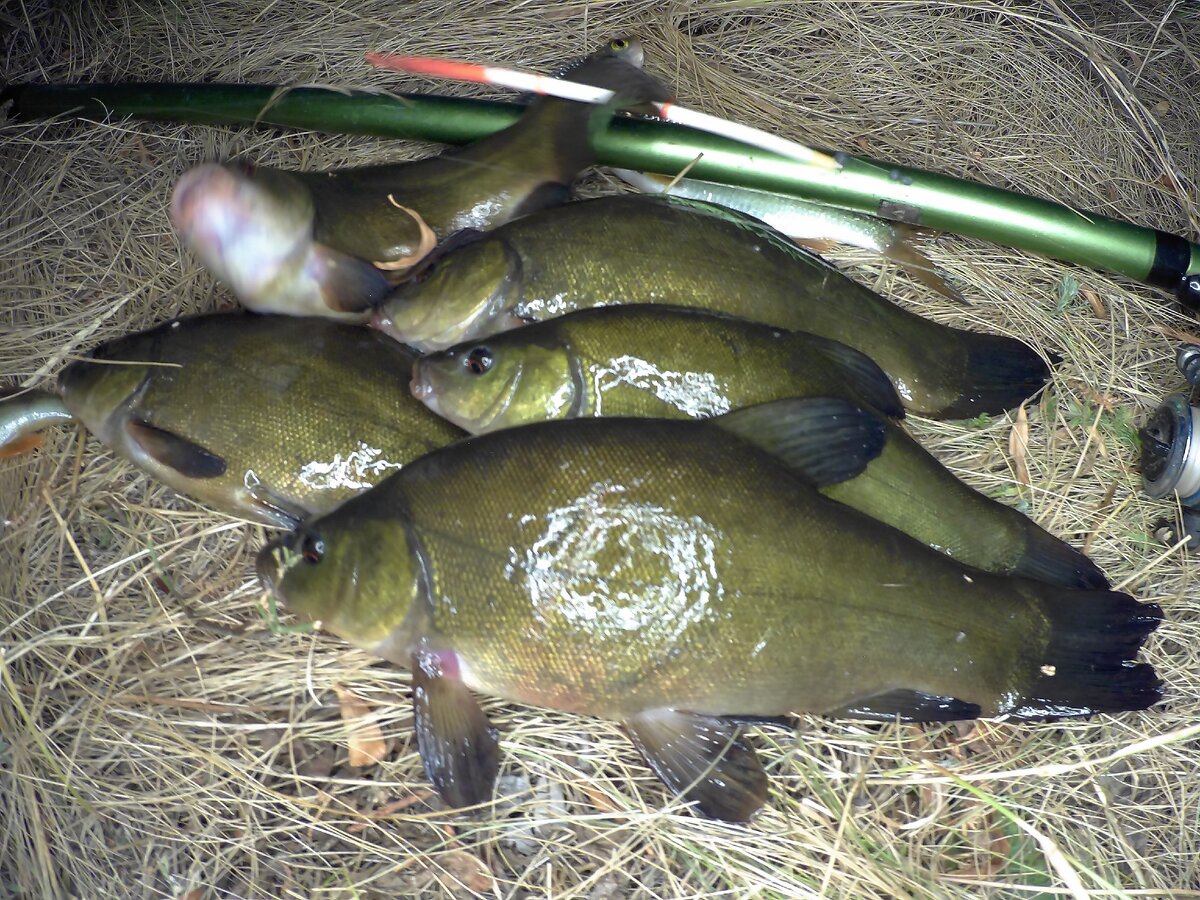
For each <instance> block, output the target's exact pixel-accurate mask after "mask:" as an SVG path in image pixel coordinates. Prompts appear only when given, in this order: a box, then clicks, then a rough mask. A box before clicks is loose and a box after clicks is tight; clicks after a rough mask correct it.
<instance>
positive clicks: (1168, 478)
mask: <svg viewBox="0 0 1200 900" xmlns="http://www.w3.org/2000/svg"><path fill="white" fill-rule="evenodd" d="M1191 280H1193V281H1196V282H1197V285H1196V287H1197V289H1198V290H1200V278H1197V277H1195V276H1193V277H1192V279H1191ZM1175 365H1176V366H1177V367H1178V369H1179V371H1180V372H1181V373H1183V376H1184V378H1186V379H1187V381H1188V383H1189V384H1191V385H1192V386H1193V387H1195V386H1200V346H1197V345H1195V344H1189V345H1187V346H1185V347H1182V348H1181V349H1180V350H1179V353H1178V354H1176V357H1175ZM1138 433H1139V434H1140V436H1141V439H1142V459H1141V470H1142V487H1143V489H1144V490H1145V492H1146V493H1147V494H1149V495H1150V496H1151V497H1154V498H1155V499H1158V498H1161V497H1166V496H1168V495H1170V494H1171V493H1175V494H1177V495H1178V496H1179V503H1180V505H1181V506H1182V507H1183V528H1182V531H1179V530H1177V529H1176V528H1175V527H1174V526H1173V525H1172V524H1171V523H1170V522H1166V521H1162V522H1159V523H1156V524H1155V527H1154V531H1155V534H1156V535H1158V536H1159V537H1160V538H1161V539H1162V540H1163V541H1164V542H1166V543H1175V542H1176V541H1178V540H1181V539H1182V538H1183V537H1185V536H1186V537H1188V538H1189V541H1188V546H1189V547H1192V548H1200V408H1198V407H1195V406H1193V405H1192V404H1191V402H1190V399H1189V398H1188V397H1187V396H1186V395H1184V394H1171V395H1170V396H1169V397H1167V398H1166V399H1165V400H1163V402H1162V404H1161V405H1160V406H1159V407H1158V409H1156V410H1155V411H1154V412H1153V413H1152V414H1151V416H1150V419H1149V420H1148V421H1147V422H1146V424H1145V425H1144V426H1143V427H1142V428H1140V429H1139V431H1138Z"/></svg>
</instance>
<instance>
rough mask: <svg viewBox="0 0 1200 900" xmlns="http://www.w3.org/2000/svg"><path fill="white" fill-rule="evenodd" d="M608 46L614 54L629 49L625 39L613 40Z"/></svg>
mask: <svg viewBox="0 0 1200 900" xmlns="http://www.w3.org/2000/svg"><path fill="white" fill-rule="evenodd" d="M608 46H609V48H610V49H611V50H613V51H614V52H616V53H620V52H621V51H622V50H626V49H628V48H629V41H627V40H625V38H613V39H612V42H611V43H609V45H608Z"/></svg>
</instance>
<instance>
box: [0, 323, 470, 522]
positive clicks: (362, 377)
mask: <svg viewBox="0 0 1200 900" xmlns="http://www.w3.org/2000/svg"><path fill="white" fill-rule="evenodd" d="M411 365H412V355H411V354H410V353H409V352H408V351H407V350H405V349H404V348H402V347H400V346H399V345H397V344H396V343H395V341H390V340H388V339H387V338H385V337H383V336H382V335H376V334H372V333H371V332H370V330H369V329H365V328H358V327H355V326H352V325H343V324H339V323H336V322H330V321H327V320H323V319H301V318H292V317H284V316H257V315H251V314H245V313H228V314H221V315H212V316H199V317H195V318H189V319H178V320H175V321H172V322H167V323H166V324H164V325H160V326H158V327H157V328H154V329H151V330H150V331H146V332H142V333H141V334H135V335H132V336H130V337H124V338H119V339H117V340H115V341H110V342H108V343H107V344H103V345H102V346H100V347H97V348H96V349H95V350H94V351H92V353H91V355H90V356H89V357H88V358H87V359H83V360H79V361H77V362H73V363H71V364H70V365H68V366H67V367H66V368H65V369H64V370H63V372H62V374H61V375H60V376H59V390H60V392H61V394H62V402H63V406H64V407H65V410H66V411H67V412H68V413H70V415H71V416H73V417H74V418H76V419H77V420H79V421H80V422H82V423H83V424H84V426H86V428H87V429H88V431H90V432H91V433H92V434H93V435H95V436H96V437H97V438H98V439H99V440H100V441H101V442H102V443H104V444H105V445H107V446H108V447H110V448H112V449H113V450H115V451H116V452H117V453H119V454H120V455H121V456H124V457H125V458H126V459H129V460H131V461H132V462H134V463H135V464H137V465H138V466H140V467H141V468H143V469H145V470H146V471H147V472H149V473H150V474H151V475H153V476H154V477H156V478H158V479H159V480H160V481H164V482H166V483H167V484H168V485H170V486H171V487H173V488H174V489H175V490H177V491H179V492H180V493H183V494H187V495H189V496H191V497H195V498H197V499H199V500H201V501H203V502H205V503H207V504H209V505H210V506H213V507H215V508H216V509H219V510H221V511H223V512H227V513H231V514H233V515H237V516H242V517H244V518H247V519H252V520H254V521H257V522H262V523H264V524H267V525H279V526H285V527H290V526H292V525H294V524H295V523H296V522H297V521H298V520H300V519H301V518H303V517H305V516H307V515H310V514H312V513H319V512H326V511H328V510H330V509H332V508H333V507H334V506H336V505H337V504H338V503H340V502H342V501H343V500H345V499H346V498H347V497H351V496H353V495H354V494H357V493H360V492H361V491H363V490H364V489H366V488H368V487H370V486H371V485H373V484H375V483H376V482H378V481H380V480H382V479H383V478H384V477H385V476H386V475H388V474H390V473H392V472H394V471H396V470H397V469H399V468H400V467H401V466H402V465H404V464H406V463H408V462H409V461H411V460H413V459H415V458H416V457H418V456H421V455H422V454H424V453H427V452H428V451H430V450H432V449H434V448H435V447H440V446H442V445H444V444H447V443H449V442H450V441H453V440H454V439H455V438H457V437H459V436H461V434H462V432H460V431H459V430H458V429H457V428H455V427H454V426H453V425H451V424H450V423H449V422H447V421H445V420H444V419H441V418H439V417H438V416H436V415H434V414H433V413H431V412H430V411H429V410H428V409H426V408H425V407H424V406H422V405H421V404H420V403H418V402H417V401H416V400H414V399H413V397H412V394H411V392H410V390H409V378H410V374H411ZM6 402H9V401H6ZM12 402H13V403H18V402H21V403H22V405H23V401H21V398H15V400H14V401H12ZM3 412H4V410H3V409H2V408H0V419H3V418H4V415H3ZM58 418H61V416H60V417H58ZM47 419H48V420H49V421H53V420H55V417H47ZM24 420H28V416H25V417H24ZM3 430H4V429H2V428H0V432H2V431H3ZM13 430H14V431H16V432H18V433H19V430H18V429H13Z"/></svg>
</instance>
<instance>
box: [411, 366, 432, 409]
mask: <svg viewBox="0 0 1200 900" xmlns="http://www.w3.org/2000/svg"><path fill="white" fill-rule="evenodd" d="M408 389H409V390H410V391H411V392H412V395H413V396H414V397H415V398H416V399H418V400H420V401H421V402H422V403H428V402H429V401H430V400H431V399H432V398H433V385H432V384H430V383H429V378H428V377H427V373H426V371H425V367H424V366H422V365H421V360H419V359H418V360H416V361H415V362H414V363H413V368H412V381H410V382H409V385H408Z"/></svg>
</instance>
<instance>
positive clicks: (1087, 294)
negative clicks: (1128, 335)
mask: <svg viewBox="0 0 1200 900" xmlns="http://www.w3.org/2000/svg"><path fill="white" fill-rule="evenodd" d="M1079 296H1081V297H1082V298H1083V299H1084V300H1086V301H1087V302H1088V303H1090V304H1091V307H1092V312H1093V313H1094V314H1095V316H1096V318H1097V319H1107V318H1108V307H1106V306H1105V305H1104V301H1103V300H1101V299H1100V295H1099V294H1097V293H1096V292H1095V291H1093V290H1089V289H1088V288H1080V289H1079Z"/></svg>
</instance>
